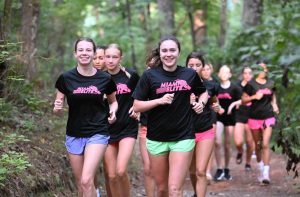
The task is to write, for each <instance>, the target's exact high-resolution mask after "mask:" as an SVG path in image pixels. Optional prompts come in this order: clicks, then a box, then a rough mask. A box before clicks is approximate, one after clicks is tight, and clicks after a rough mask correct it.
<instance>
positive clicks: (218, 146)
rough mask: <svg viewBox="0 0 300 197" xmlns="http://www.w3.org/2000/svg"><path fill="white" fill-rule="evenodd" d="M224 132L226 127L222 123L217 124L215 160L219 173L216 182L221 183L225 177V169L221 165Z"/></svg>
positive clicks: (216, 175) (215, 177) (215, 176)
mask: <svg viewBox="0 0 300 197" xmlns="http://www.w3.org/2000/svg"><path fill="white" fill-rule="evenodd" d="M223 130H224V125H223V123H221V122H219V121H218V122H217V126H216V138H215V149H214V151H215V159H216V164H217V171H216V174H215V175H214V180H215V181H219V180H222V178H223V176H224V172H223V167H222V165H221V162H222V161H221V145H222V133H223Z"/></svg>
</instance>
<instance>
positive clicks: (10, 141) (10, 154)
mask: <svg viewBox="0 0 300 197" xmlns="http://www.w3.org/2000/svg"><path fill="white" fill-rule="evenodd" d="M21 141H22V142H26V141H29V140H28V139H26V138H25V136H23V135H17V134H15V133H12V134H9V135H6V134H4V133H2V132H0V150H1V151H0V152H1V157H0V187H4V186H5V182H6V181H7V178H8V177H9V176H11V175H13V174H17V173H22V172H23V171H24V170H26V169H27V168H28V167H31V164H30V163H29V161H28V157H27V155H26V154H24V153H19V152H16V151H11V150H9V147H11V146H12V145H14V144H15V143H17V142H21Z"/></svg>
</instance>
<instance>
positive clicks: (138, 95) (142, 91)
mask: <svg viewBox="0 0 300 197" xmlns="http://www.w3.org/2000/svg"><path fill="white" fill-rule="evenodd" d="M149 93H150V82H149V79H148V76H147V74H146V73H145V72H144V74H143V75H142V76H141V78H140V80H139V81H138V83H137V85H136V87H135V90H134V92H133V94H132V97H133V98H134V99H137V100H142V101H146V100H148V98H149Z"/></svg>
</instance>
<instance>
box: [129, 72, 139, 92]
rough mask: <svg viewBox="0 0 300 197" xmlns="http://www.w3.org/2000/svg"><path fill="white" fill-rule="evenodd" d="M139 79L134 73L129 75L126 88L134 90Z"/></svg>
mask: <svg viewBox="0 0 300 197" xmlns="http://www.w3.org/2000/svg"><path fill="white" fill-rule="evenodd" d="M139 79H140V76H139V75H138V74H137V73H136V72H133V73H131V77H130V79H129V82H128V84H127V85H128V87H129V88H130V89H131V90H134V89H135V87H136V85H137V83H138V81H139Z"/></svg>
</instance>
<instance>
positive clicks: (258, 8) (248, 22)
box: [242, 0, 263, 29]
mask: <svg viewBox="0 0 300 197" xmlns="http://www.w3.org/2000/svg"><path fill="white" fill-rule="evenodd" d="M262 13H263V0H244V6H243V16H242V25H243V28H244V29H247V28H249V27H253V26H256V25H258V24H260V23H261V18H262Z"/></svg>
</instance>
